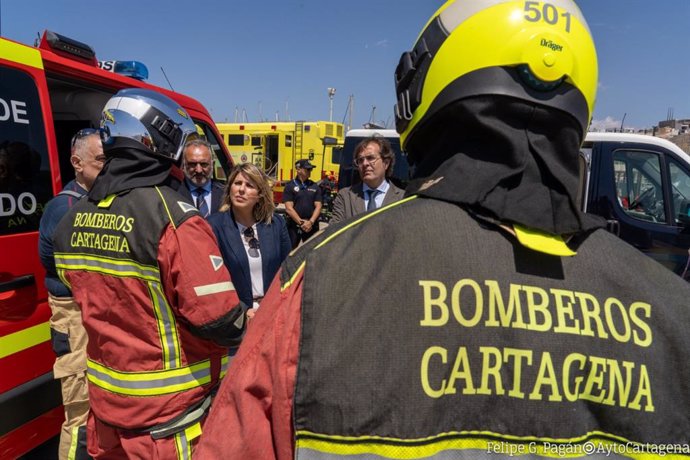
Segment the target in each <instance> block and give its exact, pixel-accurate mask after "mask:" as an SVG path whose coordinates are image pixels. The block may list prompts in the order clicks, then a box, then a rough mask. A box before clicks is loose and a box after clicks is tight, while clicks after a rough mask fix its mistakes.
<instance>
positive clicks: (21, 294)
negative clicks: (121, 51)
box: [0, 31, 232, 459]
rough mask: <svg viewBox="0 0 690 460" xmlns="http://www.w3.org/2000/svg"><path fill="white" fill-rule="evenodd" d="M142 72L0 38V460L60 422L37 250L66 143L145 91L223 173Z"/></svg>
mask: <svg viewBox="0 0 690 460" xmlns="http://www.w3.org/2000/svg"><path fill="white" fill-rule="evenodd" d="M101 67H102V68H101ZM118 68H120V69H121V70H122V71H123V72H122V73H123V74H118V73H115V72H114V71H117V70H118ZM144 70H145V67H144V66H143V65H142V64H141V63H137V62H132V61H126V62H124V63H117V62H112V61H106V62H105V63H102V64H101V65H100V66H99V63H98V61H97V60H96V55H95V53H94V51H93V49H92V48H91V47H90V46H88V45H85V44H83V43H80V42H78V41H75V40H72V39H70V38H67V37H64V36H61V35H59V34H56V33H53V32H49V31H46V32H44V34H43V36H42V38H41V40H40V43H39V44H38V46H36V47H31V46H26V45H23V44H20V43H16V42H13V41H10V40H6V39H3V38H0V414H2V415H1V416H0V458H3V459H4V458H16V457H18V456H21V455H23V454H24V453H26V452H28V451H30V450H32V449H34V448H35V447H36V446H38V445H40V444H42V443H43V442H45V441H46V440H48V439H50V438H52V437H54V436H55V435H56V434H58V432H59V428H60V425H61V423H62V420H63V410H62V406H61V395H60V386H59V382H57V381H55V380H54V379H53V375H52V366H53V363H54V361H55V355H54V354H53V351H52V348H51V343H50V330H49V327H48V320H49V317H50V308H49V307H48V303H47V294H46V290H45V287H44V285H43V278H44V272H43V268H42V266H41V264H40V263H39V258H38V252H37V246H38V224H39V221H40V218H41V214H42V210H43V207H44V206H45V204H46V203H47V202H48V200H50V198H51V197H53V196H54V195H55V194H56V193H58V192H59V191H60V190H61V189H62V184H63V183H66V182H67V181H69V180H71V179H72V178H74V172H73V170H72V167H71V165H70V159H69V157H70V155H69V151H70V145H69V143H70V139H71V137H72V135H73V134H74V133H76V132H77V131H78V130H79V129H82V128H88V127H97V126H98V123H99V120H100V114H101V109H102V108H103V106H104V105H105V102H106V101H107V100H108V99H109V98H110V97H111V96H112V95H113V94H114V93H116V92H117V91H118V90H120V89H122V88H128V87H138V88H148V89H153V90H155V91H159V92H161V93H163V94H166V95H167V96H169V97H171V98H172V99H174V100H175V101H177V102H178V103H179V104H180V105H182V106H183V107H184V108H185V109H186V110H187V112H188V113H189V114H190V115H191V117H192V118H193V119H194V121H195V122H196V124H197V128H198V130H199V131H200V132H202V133H203V134H204V135H205V136H206V137H207V139H208V140H209V142H210V143H211V145H212V146H213V148H214V154H215V159H214V162H215V164H216V173H217V175H220V176H223V171H227V170H229V169H230V167H231V165H232V159H231V157H230V155H229V154H228V151H227V149H226V147H225V146H224V144H223V143H222V142H219V139H220V136H219V134H218V132H217V130H216V127H215V124H214V123H213V121H212V119H211V116H210V115H209V113H208V111H207V110H206V109H205V108H204V107H203V106H202V105H201V104H200V103H199V102H198V101H196V100H194V99H191V98H189V97H187V96H184V95H181V94H178V93H174V92H172V91H168V90H165V89H163V88H159V87H156V86H152V85H150V84H148V83H145V82H144V81H142V79H141V78H142V77H144V73H147V72H143V71H144ZM221 178H223V177H221ZM94 288H95V289H96V288H97V287H94Z"/></svg>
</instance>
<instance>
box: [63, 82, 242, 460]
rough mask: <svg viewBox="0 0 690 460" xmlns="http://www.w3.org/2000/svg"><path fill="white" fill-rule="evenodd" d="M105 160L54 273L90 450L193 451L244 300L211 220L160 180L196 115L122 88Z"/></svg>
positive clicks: (101, 454) (66, 233)
mask: <svg viewBox="0 0 690 460" xmlns="http://www.w3.org/2000/svg"><path fill="white" fill-rule="evenodd" d="M101 128H102V130H103V132H102V140H103V149H104V153H105V156H106V163H105V166H104V167H103V170H102V172H101V174H100V176H99V178H98V180H97V181H96V183H95V184H94V186H93V187H92V188H91V190H90V191H89V194H88V199H82V200H80V201H79V203H77V204H76V205H75V206H74V207H72V209H71V210H70V212H69V213H67V214H66V216H65V217H64V218H63V219H62V221H61V222H60V224H59V226H58V228H57V230H56V232H55V262H56V267H57V270H58V274H59V275H60V277H61V279H62V280H63V281H64V283H65V284H66V285H67V286H68V287H70V288H71V289H72V293H73V295H74V298H75V300H76V302H77V303H78V304H79V305H80V307H81V309H82V316H83V321H84V326H85V328H86V331H87V333H88V337H89V341H88V347H87V358H88V362H87V368H88V369H87V376H88V380H89V398H90V402H91V413H90V415H89V420H88V437H87V438H88V439H87V444H88V451H89V454H90V455H92V456H93V457H95V458H179V459H182V458H190V456H191V449H192V446H193V445H194V443H195V442H196V439H197V438H198V436H199V434H200V433H201V422H202V421H203V418H204V415H205V412H206V410H207V408H208V406H209V404H210V401H211V395H212V393H213V391H214V389H215V387H216V385H217V384H218V382H219V381H220V378H221V377H222V375H223V374H224V372H225V367H226V366H227V354H228V348H227V346H232V345H237V344H238V343H239V341H240V339H241V338H242V335H243V332H244V321H245V313H244V310H245V309H244V307H243V306H242V305H241V304H240V303H239V299H238V297H237V295H236V293H235V291H234V289H233V285H232V282H231V280H230V276H229V274H228V271H227V269H226V268H225V267H224V266H223V259H222V257H221V255H220V252H219V250H218V247H217V246H216V243H215V238H214V237H213V233H212V231H211V228H210V227H209V225H208V224H207V222H206V220H205V219H204V218H203V217H202V216H201V215H200V214H199V211H198V210H197V208H196V207H194V206H192V205H190V204H189V203H188V202H187V201H186V200H185V199H184V198H183V197H182V196H181V195H179V194H178V193H177V192H175V191H174V190H172V189H171V188H169V187H168V186H167V185H165V184H166V182H167V180H168V176H169V173H170V170H171V166H172V165H173V162H174V161H176V160H178V159H179V158H180V155H181V154H182V148H183V146H184V145H185V142H186V141H187V140H188V139H191V138H192V137H194V136H195V135H196V128H195V125H194V122H193V121H192V120H191V119H190V118H189V115H188V114H187V113H186V112H185V111H184V110H183V109H182V108H181V107H180V106H179V105H178V104H176V103H175V102H173V101H172V100H171V99H169V98H168V97H166V96H163V95H161V94H159V93H156V92H154V91H150V90H141V89H127V90H122V91H120V92H118V93H117V94H116V95H115V96H113V97H112V98H111V99H110V100H109V101H108V103H107V104H106V106H105V108H104V110H103V118H102V122H101Z"/></svg>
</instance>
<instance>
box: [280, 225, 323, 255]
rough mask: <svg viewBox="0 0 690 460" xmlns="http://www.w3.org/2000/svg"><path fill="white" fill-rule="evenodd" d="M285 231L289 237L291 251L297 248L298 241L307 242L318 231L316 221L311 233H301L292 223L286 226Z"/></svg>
mask: <svg viewBox="0 0 690 460" xmlns="http://www.w3.org/2000/svg"><path fill="white" fill-rule="evenodd" d="M287 231H288V235H289V236H290V243H291V244H292V249H295V248H296V247H297V246H299V243H300V241H307V240H308V239H309V238H311V237H312V236H313V235H314V234H315V233H316V232H318V231H319V222H318V221H316V223H315V224H314V226H313V227H312V228H311V231H310V232H308V233H305V232H304V231H302V229H301V228H299V227H298V226H297V225H296V224H293V223H288V224H287Z"/></svg>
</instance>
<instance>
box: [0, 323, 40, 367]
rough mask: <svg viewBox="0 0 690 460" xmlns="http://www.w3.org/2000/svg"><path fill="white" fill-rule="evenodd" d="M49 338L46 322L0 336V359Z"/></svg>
mask: <svg viewBox="0 0 690 460" xmlns="http://www.w3.org/2000/svg"><path fill="white" fill-rule="evenodd" d="M48 340H50V326H49V325H48V322H47V321H46V322H45V323H41V324H38V325H36V326H33V327H30V328H28V329H24V330H21V331H19V332H15V333H13V334H10V335H7V336H5V337H0V359H2V358H4V357H6V356H9V355H13V354H15V353H18V352H20V351H23V350H26V349H27V348H31V347H33V346H36V345H39V344H41V343H43V342H47V341H48Z"/></svg>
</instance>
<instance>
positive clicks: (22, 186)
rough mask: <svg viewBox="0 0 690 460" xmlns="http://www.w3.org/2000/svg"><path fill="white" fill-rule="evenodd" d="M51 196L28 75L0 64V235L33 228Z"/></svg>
mask: <svg viewBox="0 0 690 460" xmlns="http://www.w3.org/2000/svg"><path fill="white" fill-rule="evenodd" d="M52 195H53V193H52V186H51V180H50V162H49V160H48V148H47V143H46V138H45V127H44V125H43V117H42V113H41V104H40V100H39V97H38V90H37V88H36V85H35V83H34V80H33V78H31V76H29V75H28V74H26V73H25V72H22V71H20V70H16V69H11V68H7V67H0V235H8V234H15V233H22V232H29V231H35V230H38V224H39V222H40V219H41V214H42V213H43V207H44V206H45V204H46V202H47V201H48V200H49V199H50V198H51V197H52Z"/></svg>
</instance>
